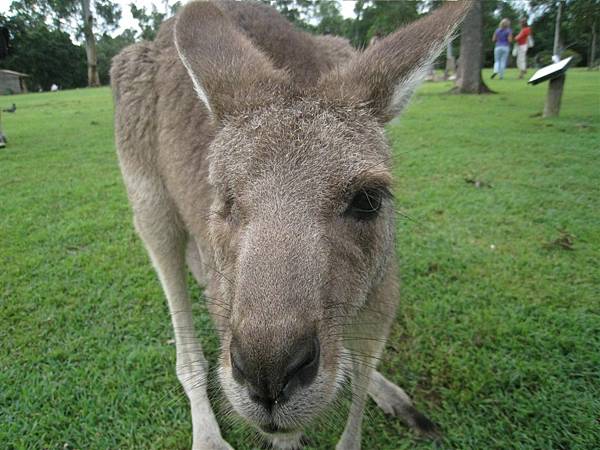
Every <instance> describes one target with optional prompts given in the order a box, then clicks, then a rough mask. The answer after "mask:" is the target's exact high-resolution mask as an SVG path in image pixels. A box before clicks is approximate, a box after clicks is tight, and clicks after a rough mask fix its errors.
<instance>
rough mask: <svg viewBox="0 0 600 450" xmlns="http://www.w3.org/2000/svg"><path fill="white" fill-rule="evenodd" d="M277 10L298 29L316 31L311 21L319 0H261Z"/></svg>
mask: <svg viewBox="0 0 600 450" xmlns="http://www.w3.org/2000/svg"><path fill="white" fill-rule="evenodd" d="M261 1H262V2H263V3H266V4H267V5H270V6H272V7H274V8H276V9H277V11H279V12H280V13H281V14H282V15H283V16H284V17H285V18H286V19H287V20H289V21H290V22H292V23H293V24H294V25H296V26H297V27H298V28H302V29H304V30H307V31H314V27H313V26H312V25H311V24H310V19H311V18H312V17H313V15H314V11H315V7H316V4H317V3H319V2H318V1H317V0H261Z"/></svg>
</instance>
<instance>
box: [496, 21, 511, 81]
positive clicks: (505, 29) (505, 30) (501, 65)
mask: <svg viewBox="0 0 600 450" xmlns="http://www.w3.org/2000/svg"><path fill="white" fill-rule="evenodd" d="M492 41H494V42H495V43H496V46H495V48H494V73H493V74H492V78H494V77H495V76H496V75H500V79H503V78H504V70H505V69H506V61H507V59H508V54H509V52H510V43H511V42H512V41H513V35H512V30H511V29H510V20H508V19H502V20H501V21H500V26H499V27H498V28H497V29H496V31H494V36H492Z"/></svg>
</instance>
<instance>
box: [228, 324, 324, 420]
mask: <svg viewBox="0 0 600 450" xmlns="http://www.w3.org/2000/svg"><path fill="white" fill-rule="evenodd" d="M263 350H264V349H262V350H261V351H256V350H254V351H252V352H246V351H243V350H242V347H241V345H239V343H238V340H237V339H235V338H234V339H232V341H231V345H230V357H231V368H232V373H233V378H234V379H235V380H236V381H237V382H238V383H240V384H245V385H246V387H247V389H248V395H249V397H250V399H252V400H253V401H255V402H257V403H260V404H261V405H263V406H264V407H265V408H266V409H267V410H269V411H270V410H271V409H272V408H273V405H274V404H276V403H283V402H285V401H287V400H288V399H289V398H290V396H291V395H292V394H293V393H294V392H295V391H296V390H297V389H298V388H299V387H301V386H308V385H309V384H311V383H312V382H313V381H314V379H315V377H316V375H317V372H318V370H319V356H320V346H319V339H318V338H317V337H316V336H314V337H311V338H304V339H301V340H299V341H298V342H297V343H296V344H295V345H293V346H292V347H291V348H290V349H289V350H287V349H286V351H283V352H279V354H280V355H281V356H280V357H278V358H269V357H268V356H267V354H266V353H265V352H264V351H263ZM270 350H271V349H270ZM249 355H253V357H249ZM261 355H264V358H265V359H267V358H268V359H269V361H270V362H271V363H269V364H265V361H261Z"/></svg>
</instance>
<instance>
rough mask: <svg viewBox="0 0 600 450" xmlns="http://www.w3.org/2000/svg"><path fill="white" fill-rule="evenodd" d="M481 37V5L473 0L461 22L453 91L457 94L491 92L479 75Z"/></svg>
mask: <svg viewBox="0 0 600 450" xmlns="http://www.w3.org/2000/svg"><path fill="white" fill-rule="evenodd" d="M483 39H484V36H483V5H482V1H481V0H474V2H473V7H472V8H471V10H470V11H469V13H468V14H467V16H466V17H465V20H464V22H463V24H462V29H461V33H460V55H459V61H458V70H457V78H456V85H455V87H454V89H453V92H455V93H459V94H487V93H490V92H492V91H491V90H490V89H489V88H488V87H487V86H486V84H485V83H484V81H483V78H482V76H481V68H482V67H483Z"/></svg>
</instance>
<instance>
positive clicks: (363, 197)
mask: <svg viewBox="0 0 600 450" xmlns="http://www.w3.org/2000/svg"><path fill="white" fill-rule="evenodd" d="M387 197H391V193H390V192H389V191H388V190H387V189H386V188H368V187H367V188H361V189H360V190H359V191H357V192H356V193H355V194H354V196H353V197H352V200H351V201H350V203H349V204H348V207H347V208H346V211H345V212H344V215H345V216H348V217H352V218H353V219H355V220H360V221H366V220H373V219H375V218H376V217H377V215H378V214H379V210H380V209H381V204H382V202H383V199H384V198H387Z"/></svg>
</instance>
